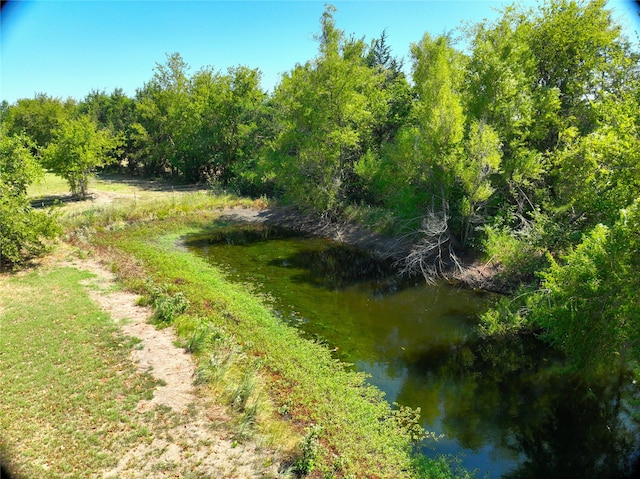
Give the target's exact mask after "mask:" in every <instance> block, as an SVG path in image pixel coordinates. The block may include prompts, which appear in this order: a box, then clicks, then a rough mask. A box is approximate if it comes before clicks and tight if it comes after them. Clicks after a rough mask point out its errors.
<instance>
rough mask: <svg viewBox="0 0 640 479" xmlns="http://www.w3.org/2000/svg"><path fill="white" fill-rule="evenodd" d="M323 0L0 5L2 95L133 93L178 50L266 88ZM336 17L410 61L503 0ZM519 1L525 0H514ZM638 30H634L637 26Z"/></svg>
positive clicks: (49, 0)
mask: <svg viewBox="0 0 640 479" xmlns="http://www.w3.org/2000/svg"><path fill="white" fill-rule="evenodd" d="M325 3H326V2H325V1H312V0H309V1H275V0H262V1H213V0H209V1H176V0H173V1H170V0H165V1H156V0H138V1H130V0H93V1H80V0H75V1H71V0H28V1H17V2H15V1H14V2H9V4H8V7H7V6H5V8H3V10H2V14H1V26H0V100H7V101H9V102H10V103H13V102H14V101H16V100H17V99H19V98H32V97H33V96H34V95H35V94H36V93H47V94H49V95H51V96H54V97H60V98H63V99H64V98H67V97H72V98H75V99H77V100H81V99H82V98H84V97H85V95H86V94H87V93H89V92H90V91H91V90H94V89H97V90H106V91H107V92H111V91H112V90H113V89H114V88H116V87H119V88H122V89H123V90H124V91H125V93H126V94H128V95H131V96H132V95H134V94H135V91H136V89H137V88H140V87H142V86H143V85H144V83H145V82H146V81H148V80H149V79H150V78H151V77H152V75H153V68H154V67H155V65H156V63H163V62H164V61H165V58H166V54H168V53H172V52H178V53H180V54H181V55H182V56H183V58H184V59H185V61H186V62H187V63H188V64H189V65H190V66H191V73H193V72H195V71H197V70H198V69H199V68H201V67H203V66H212V67H214V68H215V69H216V70H221V71H225V70H226V69H227V68H228V67H230V66H235V65H246V66H249V67H252V68H259V69H260V70H261V71H262V73H263V81H262V85H263V87H264V88H265V89H267V90H271V89H272V88H273V87H274V86H275V85H276V84H277V83H278V82H279V79H280V77H281V74H282V73H283V72H287V71H289V70H291V68H293V67H294V66H295V64H296V63H304V62H305V61H307V60H310V59H312V58H313V57H314V56H315V55H316V52H317V43H316V42H315V41H314V39H313V37H314V34H315V33H317V32H318V31H319V19H320V16H321V14H322V12H323V10H324V4H325ZM329 3H332V4H334V5H335V6H336V7H337V9H338V11H337V13H336V16H335V18H336V23H337V26H338V28H340V29H342V30H344V31H345V33H347V34H355V36H357V37H363V36H364V37H366V39H367V40H371V39H373V38H376V37H378V36H379V35H380V33H381V32H382V30H383V29H386V30H387V35H388V40H389V43H390V45H391V46H392V49H393V53H394V55H396V56H399V57H405V58H406V59H407V62H406V63H407V64H408V63H409V62H408V56H409V55H408V52H409V45H410V44H411V43H412V42H417V41H418V40H420V38H421V37H422V35H423V34H424V33H425V32H429V33H431V34H433V35H437V34H440V33H443V32H445V31H449V30H452V29H454V28H456V27H458V26H459V25H460V24H461V22H463V21H467V22H472V23H476V22H478V21H481V20H482V19H483V18H496V17H497V16H498V14H497V13H496V11H495V9H496V8H500V7H501V6H502V5H503V4H506V3H511V2H501V1H499V0H491V1H485V0H467V1H462V0H452V1H435V0H413V1H400V0H396V1H382V0H378V1H373V0H360V1H334V2H329ZM519 3H522V2H519ZM610 4H611V6H613V7H614V8H615V10H616V16H617V17H618V18H619V20H620V21H622V22H627V23H628V24H629V25H631V27H630V28H631V30H640V20H637V15H636V14H635V11H637V6H636V4H635V3H634V2H631V1H627V0H610ZM633 36H634V37H635V33H634V34H633Z"/></svg>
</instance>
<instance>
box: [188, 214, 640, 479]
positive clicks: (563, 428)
mask: <svg viewBox="0 0 640 479" xmlns="http://www.w3.org/2000/svg"><path fill="white" fill-rule="evenodd" d="M184 244H185V245H186V246H187V248H188V249H189V251H191V252H193V253H194V254H197V255H201V256H204V257H205V258H207V260H209V261H210V262H211V263H214V264H215V265H217V266H219V267H221V268H222V269H223V270H224V271H226V272H227V275H228V277H229V279H232V280H237V281H240V282H249V283H252V284H254V285H258V288H259V290H260V291H262V292H264V293H268V294H269V295H270V296H271V297H272V298H273V308H274V309H275V310H276V311H277V313H278V314H279V315H280V316H281V317H282V319H283V320H284V321H287V322H289V323H291V324H295V325H296V326H297V327H299V328H300V329H301V330H303V331H304V332H305V333H306V334H308V335H309V336H312V337H315V338H319V339H321V340H322V341H324V342H326V343H327V344H328V345H329V347H330V348H332V349H336V352H335V354H336V355H337V356H338V357H340V358H341V359H343V360H345V361H346V362H349V363H352V364H353V365H354V367H355V368H356V369H358V370H360V371H365V372H367V373H369V374H370V375H371V378H370V382H371V383H372V384H374V385H376V386H377V387H379V388H380V389H382V390H383V391H384V392H385V393H386V398H387V400H388V401H389V402H398V403H400V404H403V405H408V406H411V407H414V408H415V407H420V408H421V411H422V415H421V419H422V423H423V425H424V426H425V428H427V429H428V430H429V431H432V432H434V433H436V434H437V435H442V437H441V438H440V439H439V440H438V441H437V442H435V443H434V442H430V443H428V444H426V445H425V452H426V453H427V454H429V455H435V454H453V455H459V454H460V455H461V460H462V465H463V466H465V467H466V468H468V469H471V470H474V469H477V471H478V477H483V476H484V475H485V474H489V476H490V477H492V478H498V477H509V478H573V477H575V478H584V479H588V478H594V479H595V478H603V479H604V478H618V477H631V475H632V473H633V472H632V471H633V470H634V469H636V470H637V466H638V463H637V461H638V452H639V450H638V445H639V444H640V434H639V431H640V424H639V422H638V421H639V416H640V414H639V413H638V411H639V409H640V408H639V403H640V391H639V388H638V386H637V385H636V384H635V383H633V382H632V378H631V376H630V375H627V374H623V373H620V374H618V373H616V374H613V373H612V374H611V375H610V376H609V377H607V378H602V379H601V380H600V381H597V382H590V383H589V384H588V385H587V384H586V382H585V381H584V380H582V379H581V378H579V377H576V376H569V375H567V374H561V372H560V368H561V367H562V360H561V358H560V357H558V356H557V355H555V354H554V353H553V352H552V351H550V350H549V349H548V348H546V347H545V346H544V345H542V344H541V343H540V342H538V341H537V340H536V339H535V338H532V337H531V338H527V337H520V338H510V339H509V340H486V339H481V338H479V337H478V335H477V333H476V332H475V325H476V322H477V315H478V314H479V313H481V312H482V311H483V310H484V309H485V308H486V307H487V305H488V304H489V302H490V299H491V298H490V297H489V296H488V295H486V294H482V293H477V292H472V291H467V290H463V289H459V288H455V287H452V286H450V285H447V284H438V285H434V286H430V285H426V284H424V282H423V281H415V280H414V281H402V280H400V279H399V278H397V277H396V276H395V275H394V274H393V270H392V269H391V267H390V265H388V264H384V263H382V262H379V261H377V260H375V259H374V258H372V257H371V256H370V255H368V254H367V253H366V252H364V251H361V250H358V249H356V248H351V247H348V246H344V245H341V244H336V243H334V242H331V241H329V240H325V239H321V238H316V237H308V236H301V235H300V234H299V233H294V232H292V231H288V230H284V229H280V228H274V227H270V226H266V225H238V224H229V223H224V222H220V223H219V224H216V225H214V227H212V228H211V230H210V231H207V232H202V233H201V234H197V235H191V236H189V237H187V238H185V243H184Z"/></svg>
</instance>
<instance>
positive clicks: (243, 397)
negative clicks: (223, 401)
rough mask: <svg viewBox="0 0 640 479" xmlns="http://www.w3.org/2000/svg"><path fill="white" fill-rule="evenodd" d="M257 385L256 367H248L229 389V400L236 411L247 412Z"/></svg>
mask: <svg viewBox="0 0 640 479" xmlns="http://www.w3.org/2000/svg"><path fill="white" fill-rule="evenodd" d="M255 387H256V372H255V369H254V368H247V369H246V370H245V371H244V374H243V375H242V378H241V379H240V382H239V383H238V384H237V386H235V387H231V388H229V389H228V390H227V396H228V402H229V405H230V406H231V407H232V409H233V410H234V411H236V412H245V409H246V407H247V403H248V401H249V398H250V397H251V395H252V394H253V391H254V390H255Z"/></svg>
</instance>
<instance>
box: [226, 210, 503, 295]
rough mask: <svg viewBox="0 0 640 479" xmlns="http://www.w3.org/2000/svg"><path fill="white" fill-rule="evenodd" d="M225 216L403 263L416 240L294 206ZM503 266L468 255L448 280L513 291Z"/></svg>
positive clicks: (448, 272) (454, 266)
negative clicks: (298, 232) (347, 245)
mask: <svg viewBox="0 0 640 479" xmlns="http://www.w3.org/2000/svg"><path fill="white" fill-rule="evenodd" d="M222 217H224V218H226V219H229V220H232V221H239V222H252V223H267V224H273V225H277V226H282V227H285V228H289V229H293V230H296V231H301V232H304V233H308V234H311V235H314V236H320V237H324V238H329V239H332V240H333V241H337V242H339V243H345V244H349V245H352V246H357V247H359V248H362V249H365V250H367V251H370V252H372V253H374V254H375V255H376V256H378V257H380V258H384V259H388V260H391V261H394V262H397V263H401V262H402V261H403V259H404V258H406V257H407V255H408V254H409V253H410V252H411V250H412V247H413V246H414V243H413V241H412V239H411V237H409V236H404V237H398V238H394V237H390V236H385V235H383V234H380V233H375V232H372V231H370V230H367V229H365V228H363V227H362V226H359V225H356V224H353V223H348V222H332V221H327V220H325V219H322V218H316V217H314V216H312V215H309V214H305V213H303V212H301V211H299V210H297V209H296V208H293V207H282V206H280V207H270V208H264V209H252V208H249V209H248V208H229V209H225V210H223V212H222ZM501 270H502V268H501V266H500V264H497V263H495V262H493V261H491V260H490V261H487V262H484V261H481V260H480V259H478V258H477V257H476V256H474V255H464V256H463V257H461V258H460V261H459V263H458V264H453V263H451V264H449V265H448V267H447V269H446V270H445V274H444V277H443V278H442V279H445V280H447V281H449V282H451V283H453V284H457V285H460V286H461V287H464V288H469V289H475V290H484V291H487V292H492V293H500V294H509V293H510V292H511V289H512V285H509V284H508V283H507V282H505V281H503V280H502V279H501V278H500V272H501Z"/></svg>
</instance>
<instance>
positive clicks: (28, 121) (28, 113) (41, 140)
mask: <svg viewBox="0 0 640 479" xmlns="http://www.w3.org/2000/svg"><path fill="white" fill-rule="evenodd" d="M75 108H76V105H75V101H73V100H71V99H69V100H67V101H66V102H62V100H60V99H58V98H51V97H49V96H47V95H45V94H43V93H41V94H38V95H36V96H35V97H34V98H32V99H27V98H23V99H20V100H18V101H17V102H16V103H15V104H14V105H10V106H9V107H8V109H7V111H6V113H4V114H3V115H2V125H3V128H4V129H5V131H6V133H7V134H9V135H20V134H25V135H27V136H28V137H29V138H31V140H33V141H34V142H35V146H36V147H37V148H46V147H47V146H49V144H50V143H51V142H52V141H53V138H54V136H55V131H56V130H57V129H58V128H59V127H60V126H61V125H62V123H63V122H64V121H66V120H69V119H70V118H71V117H72V116H73V114H74V112H75ZM34 150H35V148H34Z"/></svg>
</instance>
